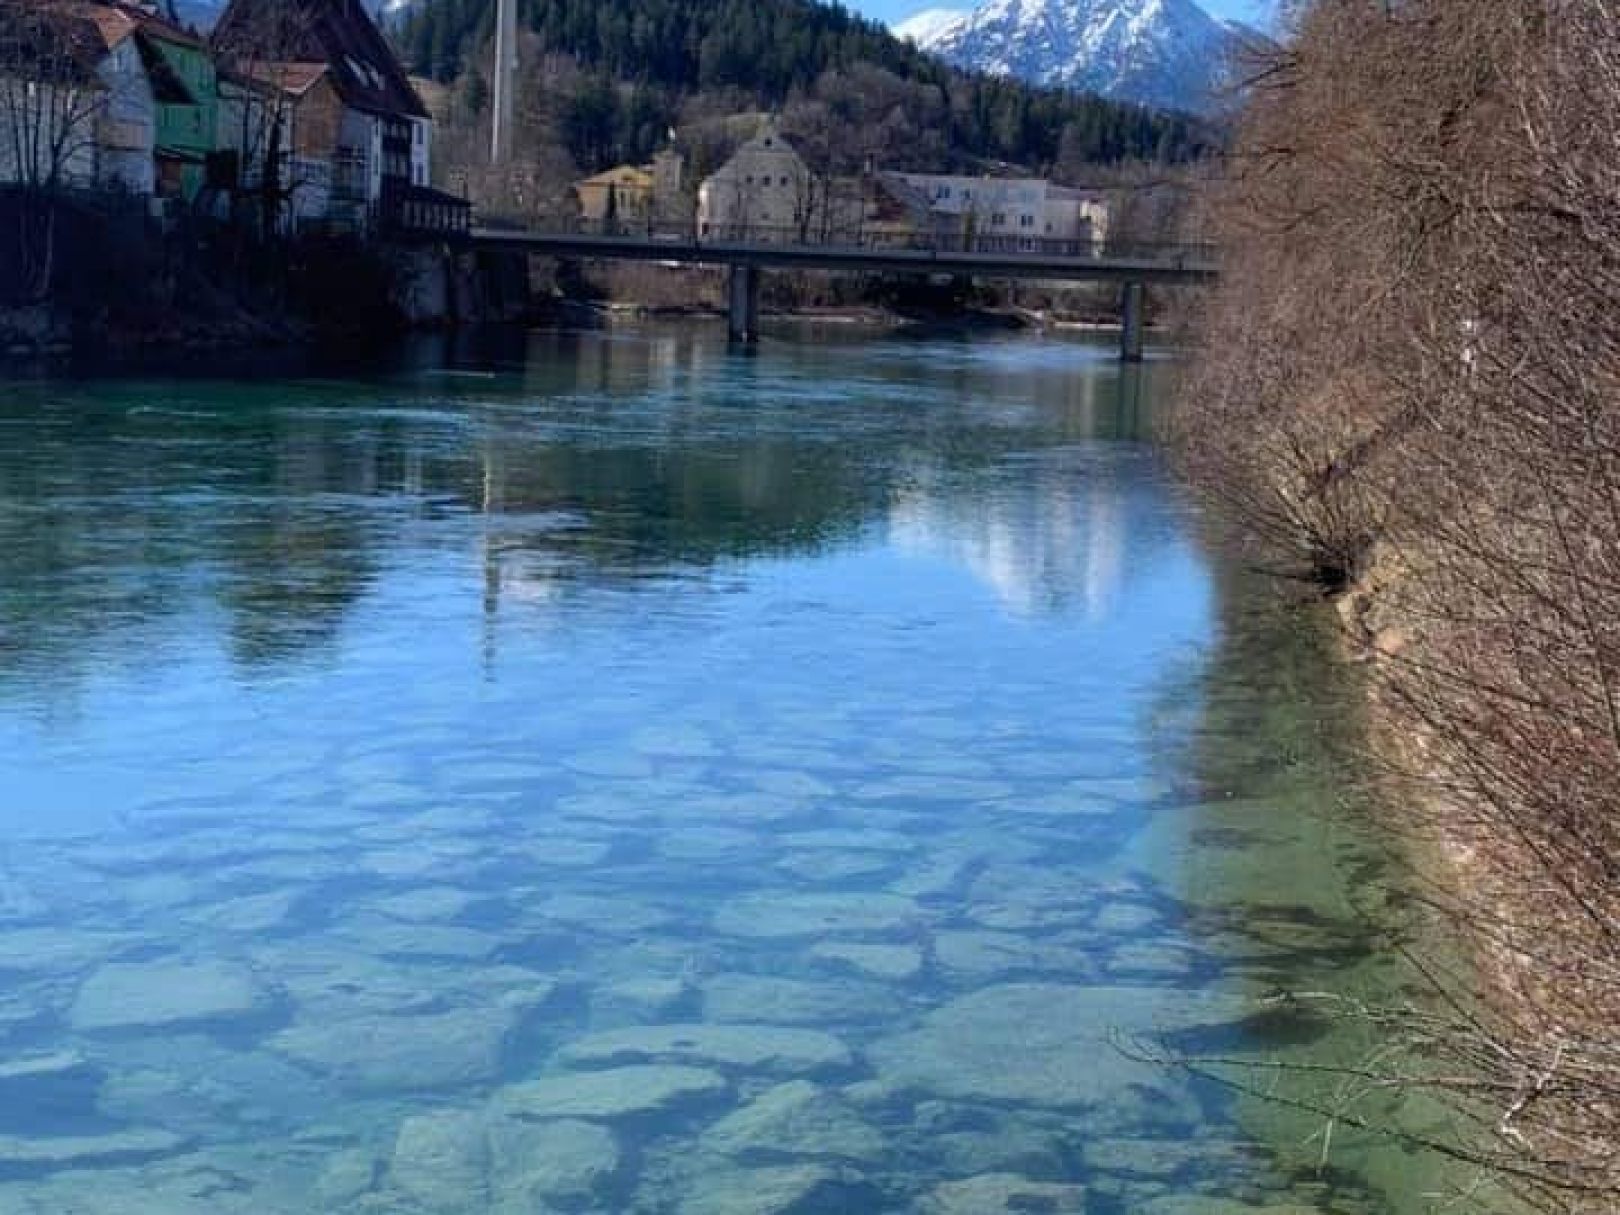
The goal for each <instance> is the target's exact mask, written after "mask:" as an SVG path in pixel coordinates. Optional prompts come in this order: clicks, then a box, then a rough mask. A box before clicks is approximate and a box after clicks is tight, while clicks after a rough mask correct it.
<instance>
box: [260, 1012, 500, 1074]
mask: <svg viewBox="0 0 1620 1215" xmlns="http://www.w3.org/2000/svg"><path fill="white" fill-rule="evenodd" d="M519 1020H520V1017H519V1013H518V1011H517V1010H515V1009H513V1008H506V1007H500V1008H467V1009H460V1010H457V1011H455V1012H448V1013H435V1014H424V1015H422V1016H398V1017H396V1016H378V1017H357V1018H354V1019H351V1020H345V1021H335V1022H313V1021H308V1022H299V1023H298V1024H295V1025H292V1026H290V1027H288V1028H287V1029H285V1030H282V1031H281V1032H280V1033H278V1034H276V1035H275V1036H274V1037H272V1038H271V1039H270V1048H271V1049H272V1050H274V1051H276V1052H278V1053H279V1054H281V1055H284V1056H285V1057H286V1058H288V1059H291V1060H292V1061H293V1062H295V1063H299V1064H302V1065H303V1066H305V1067H309V1068H313V1069H315V1070H317V1071H319V1072H322V1073H324V1074H325V1075H327V1076H328V1077H329V1078H330V1079H331V1080H332V1081H333V1082H335V1083H336V1084H337V1085H338V1086H339V1087H341V1088H343V1089H346V1090H348V1091H349V1092H354V1093H404V1092H427V1091H435V1090H442V1089H455V1088H466V1087H472V1086H476V1085H479V1084H487V1083H489V1082H490V1081H492V1080H495V1079H496V1078H497V1077H498V1076H499V1074H500V1070H501V1059H502V1056H503V1054H504V1052H505V1049H506V1044H507V1042H508V1041H509V1039H510V1038H511V1035H512V1034H513V1033H514V1032H515V1031H516V1029H517V1026H518V1023H519Z"/></svg>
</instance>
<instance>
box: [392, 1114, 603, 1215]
mask: <svg viewBox="0 0 1620 1215" xmlns="http://www.w3.org/2000/svg"><path fill="white" fill-rule="evenodd" d="M618 1170H619V1145H618V1141H617V1140H616V1139H615V1138H614V1136H613V1133H612V1132H611V1131H608V1130H606V1129H605V1128H603V1127H600V1126H594V1125H592V1124H591V1123H588V1122H575V1121H558V1122H542V1123H531V1122H524V1121H520V1120H517V1119H513V1118H508V1117H504V1116H502V1115H501V1114H499V1113H497V1112H494V1111H491V1110H438V1111H434V1112H433V1113H428V1114H417V1115H414V1116H412V1117H410V1118H407V1119H405V1121H404V1122H403V1123H401V1124H400V1128H399V1134H398V1136H397V1137H396V1139H395V1142H394V1154H393V1157H392V1159H391V1160H390V1162H389V1167H388V1185H389V1188H390V1190H391V1192H392V1194H393V1196H395V1197H396V1198H397V1197H403V1198H404V1199H406V1200H407V1201H408V1202H409V1203H410V1204H411V1209H413V1210H415V1209H420V1210H423V1211H426V1212H443V1213H444V1215H463V1213H464V1212H471V1211H500V1212H507V1211H510V1212H513V1215H517V1213H518V1212H524V1213H530V1212H546V1211H552V1210H564V1209H566V1210H578V1209H581V1208H588V1209H600V1203H601V1201H602V1199H603V1198H604V1197H605V1195H606V1191H607V1190H608V1188H609V1187H610V1186H611V1184H612V1181H613V1178H614V1177H615V1175H616V1174H617V1173H618ZM380 1197H384V1198H385V1199H387V1196H386V1195H385V1196H380ZM381 1209H388V1210H394V1209H398V1203H397V1201H392V1200H388V1201H387V1205H386V1207H384V1208H381Z"/></svg>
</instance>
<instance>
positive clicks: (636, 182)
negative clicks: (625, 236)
mask: <svg viewBox="0 0 1620 1215" xmlns="http://www.w3.org/2000/svg"><path fill="white" fill-rule="evenodd" d="M574 197H575V198H577V199H578V200H579V217H580V218H581V219H582V220H584V221H585V222H586V223H587V224H592V225H601V224H609V223H614V222H618V223H623V224H644V223H645V222H646V221H647V219H648V218H649V217H650V216H651V215H652V210H653V175H652V173H651V172H650V171H649V170H647V169H642V168H638V167H637V166H635V165H619V166H618V167H617V168H613V169H608V170H607V171H606V172H604V173H597V174H595V175H594V176H591V177H587V178H585V180H584V181H577V182H575V183H574Z"/></svg>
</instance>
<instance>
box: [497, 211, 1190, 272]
mask: <svg viewBox="0 0 1620 1215" xmlns="http://www.w3.org/2000/svg"><path fill="white" fill-rule="evenodd" d="M472 226H473V227H474V228H477V229H483V230H485V231H489V232H496V233H499V232H509V233H511V234H512V235H514V236H517V235H524V236H532V237H535V238H537V239H547V238H553V239H556V240H558V241H566V240H568V239H570V238H574V239H579V240H614V241H623V242H625V243H626V244H638V245H639V244H650V245H658V244H668V245H671V246H680V247H684V248H688V249H689V248H691V247H693V246H704V245H713V246H733V247H734V246H739V245H743V246H778V247H784V248H796V249H827V250H867V251H873V252H915V253H940V254H989V255H997V256H1002V257H1008V258H1029V259H1031V260H1050V259H1054V258H1061V259H1064V260H1087V259H1090V260H1097V261H1102V260H1109V261H1140V262H1148V263H1153V264H1158V265H1171V266H1207V265H1210V264H1212V263H1213V262H1214V260H1215V246H1213V245H1210V244H1205V243H1200V242H1196V241H1192V242H1189V241H1179V242H1166V241H1117V240H1105V241H1092V240H1080V239H1072V240H1071V239H1053V238H1049V237H1032V236H1019V235H1015V234H1010V233H1007V234H1004V233H969V232H964V233H945V232H914V231H900V230H896V229H892V228H884V227H878V226H874V227H864V226H862V227H854V228H847V227H846V228H842V229H820V228H817V227H816V226H814V225H804V226H793V227H786V226H781V225H764V224H728V225H723V226H716V225H707V224H706V225H698V224H691V223H680V222H666V221H659V220H576V221H573V222H557V221H546V222H539V223H537V222H536V221H535V220H533V219H521V218H518V217H515V216H510V215H499V214H489V213H485V212H477V213H475V214H474V216H473V221H472Z"/></svg>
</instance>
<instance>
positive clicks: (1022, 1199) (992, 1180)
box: [918, 1173, 1086, 1215]
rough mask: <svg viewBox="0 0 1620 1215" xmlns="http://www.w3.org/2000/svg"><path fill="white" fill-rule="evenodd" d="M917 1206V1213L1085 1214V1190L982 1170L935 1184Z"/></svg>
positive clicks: (966, 1214)
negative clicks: (965, 1177) (982, 1172)
mask: <svg viewBox="0 0 1620 1215" xmlns="http://www.w3.org/2000/svg"><path fill="white" fill-rule="evenodd" d="M918 1210H919V1213H920V1215H1023V1213H1025V1212H1030V1211H1038V1212H1040V1213H1041V1215H1085V1210H1086V1192H1085V1190H1084V1189H1083V1188H1081V1187H1080V1186H1077V1185H1061V1184H1058V1183H1056V1182H1048V1181H1030V1180H1029V1179H1028V1178H1026V1177H1019V1176H1017V1175H1016V1174H1013V1173H986V1174H984V1175H983V1176H979V1177H969V1178H968V1179H967V1180H965V1181H948V1182H946V1183H945V1184H944V1185H942V1186H938V1187H937V1188H936V1189H935V1190H934V1191H933V1193H931V1194H930V1195H929V1196H928V1197H927V1198H926V1199H924V1200H923V1202H922V1204H921V1205H920V1206H919V1208H918Z"/></svg>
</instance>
